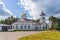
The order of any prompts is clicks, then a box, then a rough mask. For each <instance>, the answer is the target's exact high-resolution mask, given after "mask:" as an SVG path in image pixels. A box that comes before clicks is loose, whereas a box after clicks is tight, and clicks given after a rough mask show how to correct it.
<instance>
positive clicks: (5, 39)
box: [0, 31, 38, 40]
mask: <svg viewBox="0 0 60 40" xmlns="http://www.w3.org/2000/svg"><path fill="white" fill-rule="evenodd" d="M36 33H38V32H36V31H35V32H34V31H28V32H0V40H17V39H18V38H21V37H24V36H28V35H31V34H36Z"/></svg>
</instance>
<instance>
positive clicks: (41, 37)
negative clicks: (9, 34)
mask: <svg viewBox="0 0 60 40" xmlns="http://www.w3.org/2000/svg"><path fill="white" fill-rule="evenodd" d="M18 40H60V32H59V31H43V32H41V33H38V34H32V35H29V36H27V37H23V38H19V39H18Z"/></svg>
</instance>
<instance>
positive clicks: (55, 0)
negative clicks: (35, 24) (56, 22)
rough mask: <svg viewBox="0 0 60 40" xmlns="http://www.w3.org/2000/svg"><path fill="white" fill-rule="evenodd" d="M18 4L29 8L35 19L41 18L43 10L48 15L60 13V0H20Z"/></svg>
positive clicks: (26, 8)
mask: <svg viewBox="0 0 60 40" xmlns="http://www.w3.org/2000/svg"><path fill="white" fill-rule="evenodd" d="M18 5H20V7H22V8H24V9H25V10H26V11H27V10H28V12H29V14H30V15H31V16H32V17H33V18H34V19H36V18H39V15H40V14H41V11H42V10H43V11H44V13H45V14H46V16H47V17H49V16H52V15H53V16H54V15H56V14H57V16H58V14H60V0H20V2H19V3H18ZM59 16H60V15H59Z"/></svg>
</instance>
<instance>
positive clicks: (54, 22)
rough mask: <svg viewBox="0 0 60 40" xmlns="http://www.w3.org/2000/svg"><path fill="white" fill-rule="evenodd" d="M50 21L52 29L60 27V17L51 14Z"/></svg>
mask: <svg viewBox="0 0 60 40" xmlns="http://www.w3.org/2000/svg"><path fill="white" fill-rule="evenodd" d="M49 20H50V21H52V25H51V29H60V19H59V18H56V17H53V16H51V17H50V18H49Z"/></svg>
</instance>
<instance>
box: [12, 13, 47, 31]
mask: <svg viewBox="0 0 60 40" xmlns="http://www.w3.org/2000/svg"><path fill="white" fill-rule="evenodd" d="M40 16H41V17H40V21H39V22H33V21H32V20H30V19H27V15H26V14H24V13H23V14H22V15H21V18H20V20H18V21H17V22H15V23H13V24H12V30H47V29H48V25H47V23H46V22H45V14H44V13H43V12H42V13H41V14H40Z"/></svg>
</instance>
